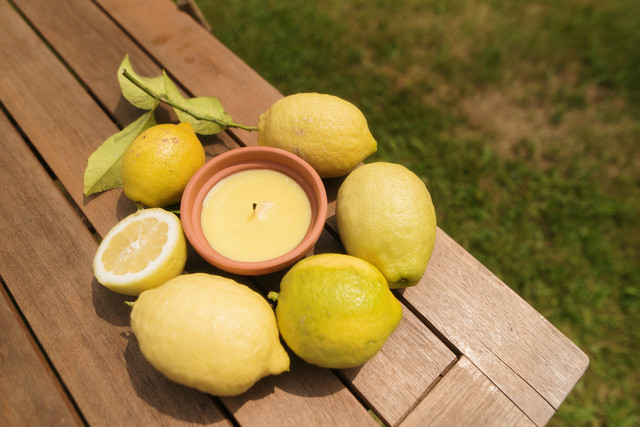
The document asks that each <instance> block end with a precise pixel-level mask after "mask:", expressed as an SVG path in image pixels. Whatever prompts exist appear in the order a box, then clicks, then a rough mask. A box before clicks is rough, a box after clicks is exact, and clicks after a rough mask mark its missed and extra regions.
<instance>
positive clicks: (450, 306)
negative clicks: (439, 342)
mask: <svg viewBox="0 0 640 427" xmlns="http://www.w3.org/2000/svg"><path fill="white" fill-rule="evenodd" d="M452 260H455V262H452ZM403 297H404V298H405V299H406V300H407V301H408V302H409V303H410V304H412V305H413V306H414V307H415V308H416V309H418V310H419V311H420V312H421V313H423V315H425V316H426V317H427V318H428V319H429V321H430V322H432V323H433V325H434V326H435V327H436V328H437V329H438V330H439V331H441V332H442V333H443V334H444V335H445V336H446V337H447V338H448V339H449V340H450V341H451V342H452V343H453V344H454V345H455V346H456V347H457V348H459V349H460V350H461V351H462V353H463V354H464V355H465V356H467V357H468V358H469V360H471V361H472V362H473V364H474V365H476V366H477V367H478V368H479V369H480V370H481V371H482V372H484V374H485V375H486V376H488V377H489V378H490V379H491V381H493V382H494V383H495V385H496V386H497V387H498V388H500V390H502V392H503V393H505V394H506V395H507V396H508V397H509V398H510V399H511V400H513V401H514V402H515V403H516V405H518V406H519V407H520V408H521V409H522V410H523V411H524V412H525V413H526V414H527V415H528V416H529V417H530V418H531V419H532V420H533V421H535V422H536V423H537V424H540V425H542V424H545V423H546V422H547V421H548V420H549V419H550V417H551V416H552V415H553V414H554V413H555V410H556V409H557V408H558V407H559V405H560V404H561V403H562V401H563V400H564V398H565V397H566V396H567V394H568V393H569V391H571V389H572V388H573V387H574V386H575V384H576V382H577V381H578V379H579V378H580V377H581V376H582V374H583V373H584V371H585V369H586V368H587V365H588V363H589V360H588V358H587V356H586V355H585V354H584V353H583V352H582V351H581V350H580V349H579V348H578V347H576V346H575V345H574V344H573V343H572V342H571V341H570V340H569V339H568V338H566V337H565V336H564V335H562V333H560V332H559V331H558V330H557V329H556V328H555V327H554V326H553V325H551V324H550V323H549V322H548V321H547V320H546V319H545V318H544V317H542V316H541V315H540V314H539V313H537V312H536V311H535V310H534V309H533V308H532V307H531V306H530V305H529V304H527V303H526V302H525V301H524V300H522V299H521V298H520V297H519V296H518V295H517V294H516V293H515V292H513V291H512V290H511V289H509V288H508V287H507V286H506V285H505V284H504V283H502V282H501V281H500V280H499V279H498V278H497V277H495V275H493V274H492V273H491V272H490V271H488V270H487V269H486V268H485V267H484V266H483V265H482V264H480V263H479V262H478V261H477V260H476V259H474V258H473V257H472V256H471V255H470V254H469V253H468V252H466V251H465V250H464V249H463V248H462V247H461V246H459V245H458V244H457V243H455V242H454V241H453V240H452V239H451V238H450V237H449V236H447V235H446V234H445V233H444V232H442V231H441V230H438V234H437V237H436V248H435V250H434V253H433V256H432V258H431V261H430V262H429V266H428V268H427V272H426V274H425V276H424V277H423V278H422V280H421V282H420V283H419V284H418V285H417V286H415V287H413V288H409V289H407V290H406V291H405V292H404V294H403Z"/></svg>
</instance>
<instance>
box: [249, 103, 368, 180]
mask: <svg viewBox="0 0 640 427" xmlns="http://www.w3.org/2000/svg"><path fill="white" fill-rule="evenodd" d="M258 143H259V144H260V145H265V146H270V147H276V148H282V149H284V150H287V151H290V152H292V153H294V154H297V155H298V156H300V157H302V158H303V159H304V160H306V161H307V163H309V164H310V165H311V166H312V167H313V168H314V169H315V170H316V172H318V175H320V177H322V178H334V177H338V176H343V175H346V174H348V173H349V172H351V171H352V170H353V169H354V168H355V167H356V166H357V165H358V164H359V163H360V162H362V161H363V160H364V159H365V158H367V157H368V156H369V155H371V154H373V153H375V152H376V150H377V144H376V141H375V139H374V138H373V136H372V135H371V132H369V127H368V125H367V120H366V119H365V117H364V115H363V114H362V112H361V111H360V110H359V109H358V108H357V107H356V106H355V105H353V104H351V103H350V102H348V101H345V100H343V99H341V98H338V97H336V96H333V95H326V94H319V93H298V94H295V95H290V96H287V97H284V98H281V99H280V100H278V101H276V102H275V103H274V104H273V105H272V106H271V107H269V109H268V110H267V111H266V112H265V113H264V114H262V115H260V118H259V122H258Z"/></svg>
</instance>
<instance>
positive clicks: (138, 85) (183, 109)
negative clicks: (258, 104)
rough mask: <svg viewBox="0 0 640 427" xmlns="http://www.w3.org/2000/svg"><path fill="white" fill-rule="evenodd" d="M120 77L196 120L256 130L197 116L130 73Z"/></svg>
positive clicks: (252, 127)
mask: <svg viewBox="0 0 640 427" xmlns="http://www.w3.org/2000/svg"><path fill="white" fill-rule="evenodd" d="M122 75H123V76H124V77H126V78H127V80H129V81H130V82H131V83H133V84H134V85H136V86H137V87H138V88H140V89H141V90H142V91H144V92H145V93H146V94H147V95H149V96H150V97H152V98H153V99H156V100H157V101H159V102H163V103H165V104H167V105H169V106H171V107H173V108H176V109H178V110H180V111H182V112H184V113H187V114H189V115H190V116H191V117H193V118H195V119H197V120H205V121H208V122H213V123H216V124H218V125H220V126H223V127H225V128H238V129H244V130H248V131H257V130H258V128H257V127H256V126H245V125H241V124H239V123H233V122H225V121H224V120H220V119H218V118H215V117H211V116H203V115H201V114H198V113H196V112H193V111H191V110H189V109H188V108H185V107H183V106H181V105H178V104H176V103H175V102H173V101H171V100H170V99H168V98H165V97H164V96H161V95H159V94H157V93H155V92H154V91H152V90H151V89H149V88H148V87H146V86H145V85H143V84H142V83H141V82H140V81H138V79H136V78H135V77H134V76H133V75H132V74H131V73H129V72H128V71H127V70H126V69H123V70H122Z"/></svg>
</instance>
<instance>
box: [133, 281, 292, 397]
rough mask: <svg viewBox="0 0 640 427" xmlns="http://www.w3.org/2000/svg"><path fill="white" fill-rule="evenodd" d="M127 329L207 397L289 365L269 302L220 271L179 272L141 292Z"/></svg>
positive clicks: (175, 376)
mask: <svg viewBox="0 0 640 427" xmlns="http://www.w3.org/2000/svg"><path fill="white" fill-rule="evenodd" d="M131 328H132V330H133V333H134V335H135V336H136V339H137V340H138V344H139V345H140V350H141V352H142V354H143V355H144V357H145V358H146V359H147V360H148V361H149V363H151V365H152V366H154V367H155V368H156V369H157V370H158V371H160V372H161V373H162V374H164V375H165V376H166V377H167V378H169V379H171V380H172V381H175V382H177V383H179V384H183V385H186V386H188V387H193V388H195V389H198V390H200V391H203V392H205V393H209V394H212V395H216V396H233V395H237V394H240V393H243V392H244V391H246V390H248V389H249V388H250V387H251V386H252V385H253V384H255V382H256V381H258V380H259V379H260V378H263V377H265V376H267V375H276V374H279V373H282V372H284V371H287V370H288V369H289V355H288V354H287V352H286V351H285V349H284V347H283V346H282V344H281V343H280V337H279V335H278V327H277V324H276V319H275V316H274V313H273V310H272V309H271V306H270V305H269V303H268V302H267V300H266V299H265V298H263V297H262V296H261V295H260V294H258V293H257V292H255V291H253V290H251V289H250V288H249V287H247V286H245V285H241V284H239V283H237V282H235V281H233V280H231V279H227V278H224V277H221V276H215V275H211V274H205V273H195V274H184V275H181V276H178V277H176V278H174V279H172V280H170V281H168V282H167V283H165V284H164V285H162V286H160V287H158V288H155V289H152V290H149V291H146V292H143V293H142V294H140V297H139V298H138V299H137V300H136V302H135V303H134V304H133V309H132V311H131Z"/></svg>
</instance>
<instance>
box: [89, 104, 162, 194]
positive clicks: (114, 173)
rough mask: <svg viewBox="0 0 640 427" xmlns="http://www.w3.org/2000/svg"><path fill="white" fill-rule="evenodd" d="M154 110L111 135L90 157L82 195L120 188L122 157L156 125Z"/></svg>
mask: <svg viewBox="0 0 640 427" xmlns="http://www.w3.org/2000/svg"><path fill="white" fill-rule="evenodd" d="M153 112H154V110H151V111H147V112H146V113H144V114H143V115H142V116H141V117H140V118H138V119H137V120H136V121H135V122H133V123H131V124H130V125H129V126H127V127H126V128H124V129H122V130H121V131H120V132H118V133H116V134H114V135H112V136H111V137H109V139H107V140H106V141H104V142H103V143H102V145H100V147H98V149H97V150H96V151H94V152H93V153H92V154H91V155H90V156H89V160H88V162H87V168H86V169H85V171H84V194H85V195H87V196H88V195H89V194H93V193H98V192H100V191H105V190H109V189H111V188H116V187H120V186H122V177H121V176H120V170H121V168H122V156H123V155H124V152H125V151H127V148H129V145H131V143H132V142H133V140H134V139H136V137H137V136H138V135H140V134H141V133H142V132H143V131H144V130H145V129H147V128H150V127H151V126H153V125H155V124H156V120H155V117H154V115H153Z"/></svg>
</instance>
